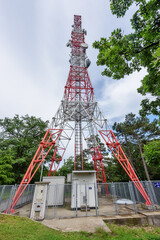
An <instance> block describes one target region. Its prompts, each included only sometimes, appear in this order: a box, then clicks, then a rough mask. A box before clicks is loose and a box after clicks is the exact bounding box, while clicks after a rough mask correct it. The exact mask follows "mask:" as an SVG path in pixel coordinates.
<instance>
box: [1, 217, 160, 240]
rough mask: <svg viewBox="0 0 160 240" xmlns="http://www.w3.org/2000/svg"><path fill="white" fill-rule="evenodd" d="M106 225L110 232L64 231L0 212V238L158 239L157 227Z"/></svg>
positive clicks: (12, 239) (158, 231)
mask: <svg viewBox="0 0 160 240" xmlns="http://www.w3.org/2000/svg"><path fill="white" fill-rule="evenodd" d="M95 221H96V218H95ZM107 225H108V226H109V228H110V229H111V231H112V233H106V232H105V231H104V230H102V229H97V231H96V232H95V233H86V232H79V233H78V232H72V233H64V232H61V231H56V230H53V229H50V228H47V227H46V226H43V225H42V224H41V223H38V222H34V221H31V220H30V219H27V218H24V217H17V216H9V215H4V214H0V240H68V239H76V240H81V239H83V240H86V239H91V240H92V239H93V240H101V239H103V240H104V239H105V240H107V239H108V240H160V228H158V227H150V226H148V227H129V226H118V225H114V224H107Z"/></svg>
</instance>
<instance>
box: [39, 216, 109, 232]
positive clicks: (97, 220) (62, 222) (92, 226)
mask: <svg viewBox="0 0 160 240" xmlns="http://www.w3.org/2000/svg"><path fill="white" fill-rule="evenodd" d="M42 223H43V224H44V225H46V226H47V227H50V228H53V229H55V230H61V231H63V232H74V231H75V232H79V231H85V232H92V233H93V232H95V231H96V230H97V229H98V228H101V229H103V230H104V231H106V232H111V230H110V229H109V228H108V227H107V226H106V224H105V223H104V221H103V218H102V217H82V218H68V219H52V220H43V221H42Z"/></svg>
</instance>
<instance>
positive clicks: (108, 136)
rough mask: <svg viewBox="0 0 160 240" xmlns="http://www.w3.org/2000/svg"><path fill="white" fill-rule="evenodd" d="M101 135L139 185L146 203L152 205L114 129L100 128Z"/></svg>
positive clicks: (138, 187) (133, 180) (135, 183)
mask: <svg viewBox="0 0 160 240" xmlns="http://www.w3.org/2000/svg"><path fill="white" fill-rule="evenodd" d="M99 133H100V135H101V136H102V138H103V139H104V141H105V143H106V145H107V146H108V147H109V148H110V150H111V151H112V153H113V154H114V156H115V157H116V158H117V160H118V161H119V163H120V164H121V166H122V167H123V169H124V170H125V171H126V173H127V174H128V176H129V177H130V179H131V180H132V182H133V183H134V185H135V186H136V187H137V189H138V190H139V192H140V193H141V194H142V196H143V198H144V199H145V201H146V202H145V204H146V205H151V201H150V199H149V197H148V195H147V193H146V191H145V190H144V188H143V186H142V184H141V182H140V181H139V179H138V177H137V175H136V173H135V171H134V169H133V167H132V166H131V164H130V162H129V160H128V159H127V157H126V155H125V153H124V152H123V150H122V148H121V146H120V143H119V142H118V141H117V139H116V137H115V135H114V133H113V132H112V130H100V131H99Z"/></svg>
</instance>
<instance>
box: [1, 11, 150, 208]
mask: <svg viewBox="0 0 160 240" xmlns="http://www.w3.org/2000/svg"><path fill="white" fill-rule="evenodd" d="M72 28H73V29H72V32H71V40H69V42H68V43H67V46H68V47H70V48H71V54H70V60H69V62H70V71H69V75H68V79H67V82H66V85H65V90H64V96H63V99H62V101H61V104H60V106H59V108H58V110H57V112H56V114H55V116H54V117H53V119H52V122H51V125H50V128H49V129H48V130H47V132H46V134H45V136H44V138H43V140H42V141H41V143H40V146H39V148H38V150H37V152H36V154H35V156H34V158H33V160H32V162H31V164H30V166H29V167H28V170H27V172H26V173H25V175H24V177H23V179H22V182H21V184H20V186H19V188H18V190H17V192H16V194H15V196H14V198H13V200H12V203H11V205H10V207H9V209H7V210H6V212H13V211H14V207H15V205H16V203H17V201H18V200H19V198H20V197H21V195H22V194H23V192H24V190H25V189H26V187H27V185H28V184H29V183H30V181H31V180H32V178H33V176H34V175H35V173H36V172H37V170H38V168H39V167H40V166H41V164H42V163H43V161H44V160H45V158H46V156H47V155H48V153H49V152H50V151H53V154H52V159H51V165H50V169H49V176H51V175H54V174H55V172H56V171H57V169H58V167H59V164H60V162H61V161H62V159H63V156H64V153H65V151H66V149H67V146H68V144H69V142H70V140H71V138H72V136H73V135H74V170H77V171H78V170H80V171H83V142H84V141H86V143H87V146H88V148H89V151H90V154H91V156H92V160H93V162H94V170H95V171H96V174H97V182H103V183H106V184H105V186H106V193H108V188H107V181H106V175H105V171H104V164H103V155H102V152H101V148H100V146H99V143H98V141H97V134H99V135H100V136H101V137H102V139H103V140H104V142H105V144H106V146H107V147H108V148H109V149H110V150H111V151H112V153H113V154H114V155H115V157H116V158H117V160H118V161H119V163H120V164H121V166H122V167H123V169H124V170H125V171H126V173H127V174H128V176H129V178H130V179H131V180H132V182H133V183H134V185H135V186H136V187H137V189H138V190H139V192H140V193H141V194H142V196H143V198H144V199H145V201H146V204H147V205H151V201H150V199H149V198H148V195H147V193H146V192H145V190H144V188H143V186H142V184H141V183H140V181H139V179H138V177H137V175H136V173H135V171H134V169H133V167H132V166H131V164H130V162H129V160H128V159H127V157H126V155H125V153H124V152H123V150H122V148H121V146H120V143H119V142H118V140H117V139H116V137H115V135H114V133H113V132H112V130H111V128H110V126H109V124H108V122H107V120H106V119H105V117H104V116H103V114H102V112H101V110H100V108H99V105H98V103H97V101H96V99H95V95H94V91H93V87H92V84H91V81H90V78H89V75H88V70H87V69H88V67H89V65H90V60H89V59H88V57H87V55H86V50H87V48H88V45H87V44H86V43H85V35H86V34H87V32H86V30H84V29H82V25H81V16H78V15H74V24H73V25H72Z"/></svg>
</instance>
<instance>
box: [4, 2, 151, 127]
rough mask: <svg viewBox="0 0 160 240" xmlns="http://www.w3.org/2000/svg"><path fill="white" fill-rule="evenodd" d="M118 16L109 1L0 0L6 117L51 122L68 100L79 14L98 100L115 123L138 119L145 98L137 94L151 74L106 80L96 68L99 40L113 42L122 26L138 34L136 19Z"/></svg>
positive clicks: (127, 15)
mask: <svg viewBox="0 0 160 240" xmlns="http://www.w3.org/2000/svg"><path fill="white" fill-rule="evenodd" d="M134 11H135V6H132V7H131V9H130V10H129V11H128V12H127V14H126V16H125V17H124V18H117V17H116V16H114V15H112V13H111V10H110V5H109V0H94V1H93V0H79V1H77V0H27V1H26V0H14V1H11V0H0V87H1V92H0V118H4V117H11V118H12V117H14V115H15V114H18V115H20V116H24V115H26V114H28V115H29V116H36V117H40V118H42V119H43V120H49V121H51V119H52V117H53V116H54V115H55V113H56V111H57V109H58V107H59V105H60V102H61V100H62V97H63V92H64V86H65V84H66V81H67V77H68V73H69V54H70V48H67V47H66V43H67V42H68V40H69V39H70V38H71V37H70V36H71V30H72V27H71V25H72V24H73V16H74V14H77V15H81V16H82V27H83V28H85V29H86V30H87V36H86V43H87V44H88V45H89V48H88V49H87V55H88V57H89V59H90V60H91V66H90V67H89V69H88V72H89V75H90V79H91V82H92V85H93V87H94V92H95V95H96V99H97V101H98V102H99V105H100V108H101V110H102V112H103V114H104V115H105V117H106V118H107V119H108V121H109V122H110V124H113V123H114V122H115V121H118V122H119V121H123V120H124V117H125V115H126V114H128V113H130V112H133V113H135V114H138V111H139V109H140V102H141V99H142V96H141V95H140V94H138V93H137V90H136V89H137V88H138V87H139V86H140V85H141V83H140V81H141V79H142V78H143V76H144V75H145V73H146V70H145V69H143V70H142V71H141V72H139V73H138V72H135V73H133V74H132V75H130V76H125V77H124V79H122V80H119V81H116V80H113V79H111V78H108V77H106V76H102V75H101V72H102V70H103V69H104V68H103V67H100V66H97V65H96V60H97V54H98V51H97V50H96V49H94V48H93V47H92V43H93V42H94V41H95V40H100V38H101V37H109V36H110V34H111V32H112V31H113V30H114V29H116V28H118V27H120V28H122V29H123V30H124V33H125V34H127V33H129V32H131V31H132V29H131V24H130V18H131V16H132V14H133V12H134Z"/></svg>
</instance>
